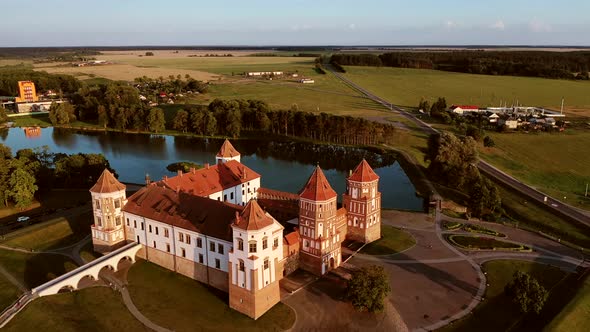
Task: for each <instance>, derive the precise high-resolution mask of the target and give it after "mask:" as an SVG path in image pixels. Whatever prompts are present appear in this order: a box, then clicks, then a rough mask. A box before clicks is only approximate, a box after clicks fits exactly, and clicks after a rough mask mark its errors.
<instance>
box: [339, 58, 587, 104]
mask: <svg viewBox="0 0 590 332" xmlns="http://www.w3.org/2000/svg"><path fill="white" fill-rule="evenodd" d="M346 70H347V72H346V74H344V75H346V77H348V78H349V79H351V80H352V81H354V82H355V83H357V84H359V85H361V86H362V87H363V88H365V89H367V90H369V91H371V92H373V93H374V94H376V95H378V96H380V97H382V98H385V99H387V100H388V101H390V102H392V103H394V104H398V105H402V106H411V107H416V106H417V105H418V102H419V101H420V99H421V98H424V99H426V100H429V101H430V102H432V101H435V100H436V98H438V97H445V98H446V100H447V104H449V105H451V104H476V105H480V106H497V105H500V102H501V101H502V102H504V101H505V102H507V103H508V104H509V105H510V104H512V103H516V101H517V100H518V102H519V104H522V105H531V106H545V107H552V108H558V107H559V106H560V103H561V98H562V97H564V98H565V103H566V105H568V106H570V107H576V108H586V109H590V94H588V90H589V89H590V82H587V81H570V80H553V79H544V78H535V77H516V76H491V75H473V74H464V73H452V72H444V71H436V70H426V69H407V68H383V67H381V68H377V67H356V66H346Z"/></svg>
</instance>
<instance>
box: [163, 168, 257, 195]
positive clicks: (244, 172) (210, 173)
mask: <svg viewBox="0 0 590 332" xmlns="http://www.w3.org/2000/svg"><path fill="white" fill-rule="evenodd" d="M257 178H260V174H258V173H256V172H254V171H253V170H251V169H250V168H248V167H247V166H246V165H244V164H242V163H240V162H238V161H235V160H230V161H228V162H226V163H223V164H217V165H213V166H209V167H205V168H201V169H198V170H194V171H192V172H189V173H181V174H179V175H177V176H174V177H171V178H165V179H164V180H162V181H161V182H162V183H163V184H164V185H166V186H167V187H168V188H170V189H172V190H180V191H183V192H186V193H190V194H193V195H197V196H202V197H205V196H209V195H211V194H213V193H216V192H219V191H222V190H223V189H227V188H231V187H235V186H237V185H239V184H240V183H246V182H248V181H251V180H253V179H257Z"/></svg>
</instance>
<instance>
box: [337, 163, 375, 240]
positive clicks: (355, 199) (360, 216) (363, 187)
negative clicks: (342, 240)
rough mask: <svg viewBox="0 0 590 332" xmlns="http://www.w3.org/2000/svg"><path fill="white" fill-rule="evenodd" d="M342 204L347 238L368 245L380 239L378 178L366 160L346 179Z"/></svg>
mask: <svg viewBox="0 0 590 332" xmlns="http://www.w3.org/2000/svg"><path fill="white" fill-rule="evenodd" d="M342 203H343V205H344V208H346V210H347V212H348V213H347V214H348V217H347V218H348V220H347V221H348V230H347V234H346V237H347V238H349V239H351V240H355V241H360V242H364V243H369V242H373V241H375V240H377V239H379V238H380V237H381V193H380V192H379V176H378V175H377V174H375V172H374V171H373V169H372V168H371V166H369V163H367V161H366V160H364V159H363V161H361V163H360V164H359V165H358V166H357V167H356V168H355V170H354V171H353V172H352V174H351V175H350V176H349V177H348V179H346V193H344V195H343V197H342Z"/></svg>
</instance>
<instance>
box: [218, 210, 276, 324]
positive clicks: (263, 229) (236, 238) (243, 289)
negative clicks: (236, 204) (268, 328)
mask: <svg viewBox="0 0 590 332" xmlns="http://www.w3.org/2000/svg"><path fill="white" fill-rule="evenodd" d="M231 228H232V234H233V249H232V250H231V251H230V252H229V269H228V275H229V306H230V307H231V308H232V309H235V310H237V311H239V312H241V313H243V314H245V315H247V316H249V317H251V318H253V319H258V317H260V316H262V315H263V314H264V313H265V312H266V311H268V310H269V309H270V308H272V307H273V306H274V305H275V304H277V303H278V302H279V300H280V290H279V280H280V279H281V278H282V272H281V271H282V267H281V266H280V263H279V262H281V261H282V260H283V226H281V224H279V223H278V222H277V221H276V220H275V219H274V218H273V217H272V216H271V215H270V214H268V213H266V212H264V211H263V210H262V208H261V207H260V205H258V203H257V202H256V200H250V201H249V202H248V204H247V205H246V207H245V208H244V210H243V211H242V213H240V214H238V213H237V212H236V219H235V220H234V222H233V224H232V225H231Z"/></svg>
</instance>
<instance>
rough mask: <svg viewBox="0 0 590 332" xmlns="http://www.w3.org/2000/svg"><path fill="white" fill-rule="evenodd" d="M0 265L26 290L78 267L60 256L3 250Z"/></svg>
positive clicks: (0, 252)
mask: <svg viewBox="0 0 590 332" xmlns="http://www.w3.org/2000/svg"><path fill="white" fill-rule="evenodd" d="M0 264H2V266H3V267H4V269H6V270H7V271H8V273H10V274H11V275H12V276H13V277H14V278H16V279H17V280H19V281H20V282H21V283H22V284H23V285H25V286H26V287H27V288H33V287H37V286H39V285H41V284H43V283H45V282H47V281H49V280H51V279H53V278H55V277H57V276H60V275H62V274H64V273H66V272H68V271H71V270H73V269H75V268H77V267H78V266H77V265H76V264H75V263H74V261H72V260H71V259H70V258H68V257H65V256H62V255H54V254H26V253H21V252H15V251H9V250H5V249H0Z"/></svg>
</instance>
